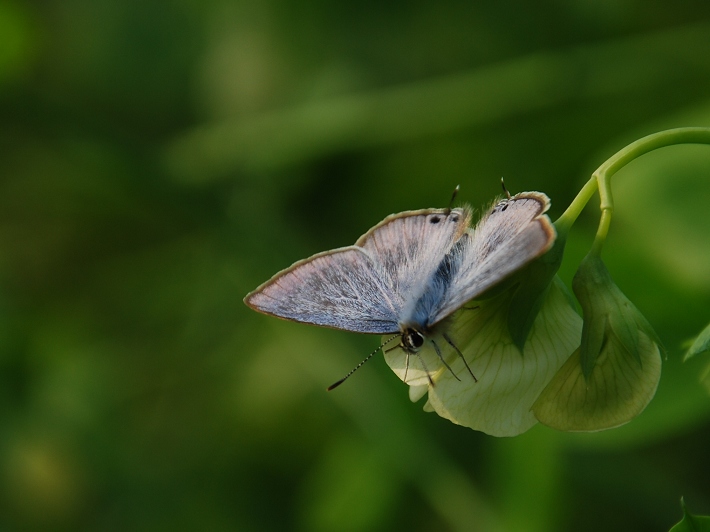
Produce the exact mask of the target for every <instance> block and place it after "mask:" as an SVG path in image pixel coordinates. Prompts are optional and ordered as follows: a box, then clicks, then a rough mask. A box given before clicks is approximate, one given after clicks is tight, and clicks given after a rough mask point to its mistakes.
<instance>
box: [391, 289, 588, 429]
mask: <svg viewBox="0 0 710 532" xmlns="http://www.w3.org/2000/svg"><path fill="white" fill-rule="evenodd" d="M510 300H511V293H510V292H506V293H503V294H500V295H498V296H496V297H494V298H491V299H489V300H485V301H478V302H476V303H472V304H471V305H469V307H470V308H464V309H462V310H460V311H459V312H458V313H457V314H456V315H455V316H454V317H453V319H452V320H451V322H450V323H449V326H448V328H447V329H446V331H445V332H446V334H447V335H449V337H450V338H451V339H452V340H453V341H454V343H455V344H456V345H457V347H458V348H459V349H460V350H461V351H462V352H463V354H464V356H465V357H466V360H467V361H468V363H469V366H470V367H471V370H472V371H473V373H474V375H475V376H476V378H477V379H478V382H475V381H474V379H473V377H471V375H470V374H469V372H468V370H467V369H466V366H465V365H464V363H463V360H461V357H459V356H458V354H457V353H456V351H455V350H454V349H453V348H451V347H450V346H449V345H448V343H447V342H446V340H445V339H444V338H443V337H442V336H437V337H435V338H434V341H435V342H436V343H437V345H438V346H439V348H440V350H441V352H442V354H443V356H444V357H445V359H446V361H447V363H448V364H449V365H450V366H451V369H452V370H453V372H454V373H455V374H456V377H458V379H460V380H457V378H456V377H455V376H454V375H452V373H451V372H450V371H449V370H448V369H447V368H446V367H445V366H444V364H443V363H442V362H441V360H440V359H439V357H438V355H437V354H436V351H435V350H434V348H433V346H431V345H430V344H427V346H426V348H424V349H422V350H421V351H420V352H419V354H418V355H410V357H409V359H410V360H409V368H408V369H405V368H406V365H407V361H406V358H407V357H406V354H405V353H404V351H402V350H401V349H393V350H392V351H390V352H388V353H387V354H386V355H385V359H386V360H387V363H388V364H389V366H390V367H391V368H392V369H393V371H394V372H395V373H396V374H397V376H399V378H400V379H402V380H405V373H406V382H407V383H408V384H410V386H413V387H414V388H415V389H416V391H414V390H410V397H411V398H416V399H418V398H420V397H421V396H422V395H423V392H422V387H426V388H427V389H428V391H429V398H428V401H427V404H426V406H425V410H426V409H429V408H431V409H433V410H434V411H436V412H437V413H438V414H439V415H440V416H442V417H445V418H447V419H449V420H451V421H453V422H454V423H457V424H459V425H464V426H466V427H470V428H472V429H475V430H480V431H482V432H486V433H488V434H491V435H495V436H515V435H517V434H520V433H522V432H525V431H526V430H528V429H529V428H530V427H532V426H533V425H534V424H535V423H536V422H537V421H536V419H535V417H534V415H533V413H532V411H531V407H532V404H533V402H534V401H535V399H537V397H538V395H539V394H540V392H541V391H542V390H543V388H544V387H545V385H546V384H547V383H548V382H549V380H550V379H551V378H552V376H553V375H554V374H555V373H556V372H557V370H558V369H559V368H560V367H561V366H562V364H563V363H564V361H565V360H567V358H568V357H569V356H570V354H571V353H572V352H573V351H574V350H575V349H576V348H577V347H578V346H579V338H580V335H581V331H582V319H581V318H580V317H579V315H578V314H577V313H576V312H575V311H574V309H573V308H572V306H571V305H570V303H569V299H568V298H567V295H566V294H565V293H564V287H563V286H562V283H561V282H560V281H559V279H557V278H555V280H554V282H553V283H552V284H551V286H550V290H549V292H548V294H547V296H546V299H545V302H544V303H543V305H542V308H541V310H540V314H539V315H538V316H537V318H536V320H535V322H534V325H533V328H532V330H531V332H530V336H529V338H528V341H527V343H526V344H525V350H524V354H521V353H520V351H519V350H518V348H517V347H516V346H515V345H514V342H513V340H512V338H511V336H510V333H509V332H508V327H507V316H508V313H507V310H508V306H509V304H510ZM425 368H426V369H425ZM427 371H428V373H429V376H431V378H432V380H433V381H434V383H435V385H434V386H431V385H430V384H429V381H428V377H427Z"/></svg>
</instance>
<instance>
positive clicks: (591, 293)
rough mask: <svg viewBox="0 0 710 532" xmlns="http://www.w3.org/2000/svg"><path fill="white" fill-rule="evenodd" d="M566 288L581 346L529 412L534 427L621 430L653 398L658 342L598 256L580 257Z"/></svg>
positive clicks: (658, 365)
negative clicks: (578, 313) (574, 303)
mask: <svg viewBox="0 0 710 532" xmlns="http://www.w3.org/2000/svg"><path fill="white" fill-rule="evenodd" d="M572 287H573V290H574V293H575V295H576V296H577V299H578V300H579V303H580V305H581V306H582V313H583V317H584V325H583V328H582V342H581V345H580V347H579V349H578V350H577V351H575V353H574V354H573V355H572V357H570V359H569V360H568V361H567V362H566V363H565V364H564V366H563V367H562V368H561V369H560V371H559V372H557V374H556V375H555V376H554V378H553V379H552V380H551V381H550V383H549V384H548V385H547V387H546V388H545V390H544V391H543V392H542V394H541V395H540V397H539V398H538V400H537V401H536V402H535V405H534V406H533V411H534V413H535V415H536V417H537V418H538V420H540V422H542V423H544V424H546V425H548V426H551V427H553V428H556V429H559V430H565V431H595V430H603V429H608V428H612V427H616V426H619V425H622V424H624V423H627V422H628V421H630V420H631V419H633V418H634V417H636V416H637V415H639V414H640V413H641V412H642V411H643V409H644V408H645V407H646V405H647V404H648V403H649V401H650V400H651V398H652V397H653V395H654V394H655V392H656V388H657V386H658V381H659V379H660V375H661V356H660V349H659V346H660V341H659V339H658V337H657V336H656V333H655V332H654V331H653V329H652V328H651V325H650V324H649V323H648V321H647V320H646V318H644V316H643V315H642V314H641V313H640V312H639V311H638V309H637V308H636V307H635V306H634V305H633V304H632V303H631V302H630V301H629V300H628V298H626V296H625V295H624V294H623V293H622V292H621V290H619V288H618V287H617V286H616V285H615V284H614V282H613V280H612V278H611V275H610V274H609V271H608V270H607V269H606V267H605V266H604V263H603V262H602V260H601V258H600V257H599V256H598V255H596V254H589V255H587V257H585V259H584V260H583V261H582V263H581V265H580V267H579V270H578V271H577V274H576V275H575V277H574V281H573V283H572Z"/></svg>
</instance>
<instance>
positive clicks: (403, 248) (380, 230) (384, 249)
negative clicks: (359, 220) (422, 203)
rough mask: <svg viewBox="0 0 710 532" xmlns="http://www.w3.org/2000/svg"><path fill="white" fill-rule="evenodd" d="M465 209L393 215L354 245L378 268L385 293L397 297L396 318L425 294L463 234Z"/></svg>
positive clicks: (467, 216) (468, 216)
mask: <svg viewBox="0 0 710 532" xmlns="http://www.w3.org/2000/svg"><path fill="white" fill-rule="evenodd" d="M470 221H471V213H470V211H469V210H468V209H426V210H420V211H407V212H402V213H399V214H393V215H391V216H388V217H387V218H385V219H384V220H383V221H382V222H380V223H379V224H378V225H376V226H375V227H373V228H372V229H370V230H369V231H368V232H367V233H365V234H364V235H363V236H362V237H360V239H359V240H358V241H357V243H356V244H355V245H356V246H361V247H362V248H363V249H365V250H366V251H367V252H368V253H369V254H370V255H371V256H372V257H373V258H374V259H375V260H376V261H377V264H378V265H379V267H380V271H381V277H382V279H383V281H384V282H385V283H386V285H387V286H388V291H389V292H390V293H392V294H396V296H395V297H397V298H398V303H397V308H398V311H399V318H400V320H401V319H406V318H407V316H410V315H411V312H410V311H411V308H408V307H413V306H414V304H415V303H416V302H417V300H419V298H420V297H421V296H422V294H423V293H424V292H425V291H426V290H427V286H428V285H429V282H430V280H431V278H432V277H433V276H434V274H435V272H436V271H437V269H438V268H439V267H440V264H441V261H442V260H443V258H444V257H445V256H446V254H447V253H448V252H449V251H450V250H451V247H452V246H453V245H454V243H455V242H456V241H457V240H458V239H459V238H460V237H461V236H462V235H463V234H464V233H465V231H466V229H467V228H468V226H469V223H470Z"/></svg>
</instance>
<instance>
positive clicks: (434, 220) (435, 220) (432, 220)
mask: <svg viewBox="0 0 710 532" xmlns="http://www.w3.org/2000/svg"><path fill="white" fill-rule="evenodd" d="M440 221H441V218H440V217H439V216H432V217H431V218H429V223H430V224H438V223H439V222H440Z"/></svg>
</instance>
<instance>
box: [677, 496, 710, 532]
mask: <svg viewBox="0 0 710 532" xmlns="http://www.w3.org/2000/svg"><path fill="white" fill-rule="evenodd" d="M680 505H681V507H682V508H683V519H682V520H681V521H680V523H678V524H677V525H675V526H674V527H673V528H671V529H670V531H669V532H710V517H708V516H706V515H693V514H691V513H690V512H688V509H687V508H686V506H685V501H684V500H683V499H681V500H680Z"/></svg>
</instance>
